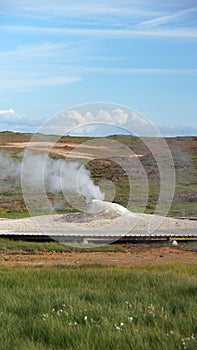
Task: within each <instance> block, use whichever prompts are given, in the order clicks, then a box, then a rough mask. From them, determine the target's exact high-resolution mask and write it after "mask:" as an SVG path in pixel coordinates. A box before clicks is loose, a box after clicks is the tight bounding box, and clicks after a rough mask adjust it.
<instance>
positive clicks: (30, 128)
mask: <svg viewBox="0 0 197 350" xmlns="http://www.w3.org/2000/svg"><path fill="white" fill-rule="evenodd" d="M42 122H43V118H42V117H24V116H21V115H20V114H18V113H17V112H15V110H14V109H12V108H10V109H1V110H0V131H4V130H10V131H21V132H35V131H36V129H37V128H38V127H39V125H41V123H42Z"/></svg>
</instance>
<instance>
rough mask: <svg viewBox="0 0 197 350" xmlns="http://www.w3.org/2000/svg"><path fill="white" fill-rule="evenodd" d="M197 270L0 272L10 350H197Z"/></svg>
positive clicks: (1, 325) (1, 330)
mask: <svg viewBox="0 0 197 350" xmlns="http://www.w3.org/2000/svg"><path fill="white" fill-rule="evenodd" d="M196 276H197V266H196V265H189V264H188V265H187V264H181V265H179V264H174V265H168V266H162V267H156V266H149V267H143V268H142V267H132V268H117V267H116V268H111V267H108V268H107V267H99V266H89V267H86V266H82V267H80V268H79V267H77V268H75V267H66V268H60V267H59V268H34V269H33V268H12V269H10V268H1V269H0V289H1V294H0V305H1V307H0V348H1V349H4V350H11V349H16V350H23V349H24V350H26V349H28V350H34V349H40V350H44V349H47V350H52V349H56V350H58V349H68V350H70V349H73V350H74V349H75V350H82V349H84V350H89V349H91V350H94V349H97V350H101V349H102V350H103V349H105V350H109V349H111V350H120V349H124V350H127V349H135V350H136V349H143V350H158V349H162V350H165V349H166V350H168V349H170V350H179V349H180V350H181V349H190V350H194V349H196V348H197V340H196V332H197V327H196V318H197V312H196V310H197V305H196V298H195V296H196Z"/></svg>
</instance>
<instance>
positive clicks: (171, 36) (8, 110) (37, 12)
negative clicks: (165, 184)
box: [0, 0, 197, 135]
mask: <svg viewBox="0 0 197 350" xmlns="http://www.w3.org/2000/svg"><path fill="white" fill-rule="evenodd" d="M0 17H1V21H0V38H1V39H0V41H1V46H0V81H1V83H0V130H8V129H9V130H15V131H36V129H37V127H39V126H40V124H41V123H43V122H44V121H45V120H47V119H48V118H49V117H51V116H53V115H55V114H57V113H59V112H60V111H63V110H66V109H67V108H71V107H72V108H73V106H75V105H79V104H83V103H93V102H100V101H104V102H109V103H115V104H118V105H125V106H128V107H130V108H133V109H134V110H137V111H139V112H140V113H141V114H142V115H143V116H145V117H146V118H148V119H150V120H151V121H152V122H153V123H154V124H156V125H157V126H159V127H160V128H161V131H162V132H164V134H165V135H179V134H180V135H181V134H183V135H184V134H185V135H190V134H191V135H197V117H196V109H197V108H196V107H197V0H196V1H193V0H182V1H181V0H171V1H168V0H167V1H156V0H150V1H148V0H147V1H146V0H130V1H128V0H113V1H112V0H105V1H103V0H100V1H85V0H80V1H79V0H78V1H76V0H73V1H67V0H64V1H61V0H56V1H52V0H34V1H24V0H1V7H0Z"/></svg>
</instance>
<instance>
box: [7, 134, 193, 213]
mask: <svg viewBox="0 0 197 350" xmlns="http://www.w3.org/2000/svg"><path fill="white" fill-rule="evenodd" d="M30 137H31V134H20V133H10V132H4V133H0V147H1V145H4V146H5V144H6V143H7V142H24V141H28V140H29V139H30ZM110 138H111V139H115V140H116V141H118V142H120V143H124V144H125V145H126V146H128V147H130V148H131V149H132V150H133V152H134V153H137V154H143V157H142V158H140V161H141V163H142V165H143V167H144V169H145V171H146V174H147V176H148V182H149V196H148V203H147V205H146V210H145V211H146V212H147V213H153V212H154V209H155V206H156V203H157V200H158V194H159V173H158V168H157V166H156V163H155V160H154V158H153V157H152V156H151V154H150V152H149V150H148V149H147V147H146V146H145V145H144V144H143V142H142V141H141V140H140V139H139V138H137V137H131V136H113V137H110ZM87 140H88V138H84V137H83V138H80V137H69V136H64V137H62V138H61V140H60V141H61V142H62V143H64V142H75V143H80V142H85V141H87ZM166 142H167V143H168V145H169V147H170V149H171V152H172V155H173V159H174V163H175V168H176V176H177V183H176V193H175V197H174V201H173V204H172V207H171V210H170V213H169V215H171V216H184V215H186V216H195V215H196V202H197V177H196V169H197V137H179V138H169V139H166ZM12 152H13V157H14V156H15V153H16V152H18V150H15V149H12ZM87 167H88V168H89V170H90V171H91V175H92V178H93V179H94V182H95V183H96V184H99V182H100V181H101V180H102V179H108V180H110V181H112V182H113V184H114V186H115V190H116V195H115V198H114V201H115V202H117V203H120V204H122V205H127V203H128V200H129V195H130V193H129V192H130V190H131V195H132V200H131V204H130V206H129V208H130V209H131V210H133V211H141V210H143V204H144V203H146V189H145V185H144V184H143V183H141V184H139V183H138V179H139V177H138V176H136V175H135V174H134V178H133V181H132V182H131V185H130V184H129V180H128V177H127V174H126V173H125V172H124V171H123V169H122V168H121V167H120V166H119V165H118V164H116V163H115V162H113V161H112V160H94V161H91V162H89V163H87ZM4 186H5V184H2V183H1V193H0V217H8V218H17V217H25V216H28V212H27V210H26V207H25V203H24V201H23V197H22V195H21V189H20V187H16V186H15V187H14V188H10V189H9V190H7V189H5V188H4ZM130 186H131V188H130ZM49 198H50V200H51V202H52V203H53V202H57V199H58V201H60V202H61V201H62V199H63V201H64V198H63V197H62V198H61V195H59V197H58V198H56V197H54V196H53V195H52V194H49ZM34 200H36V199H34ZM62 209H63V210H64V211H66V212H69V211H72V210H73V208H72V207H71V206H70V205H69V204H68V203H66V202H65V203H64V204H63V206H62V208H61V210H62Z"/></svg>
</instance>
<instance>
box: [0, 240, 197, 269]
mask: <svg viewBox="0 0 197 350" xmlns="http://www.w3.org/2000/svg"><path fill="white" fill-rule="evenodd" d="M123 247H124V248H125V252H88V251H87V252H38V251H34V252H21V253H20V254H19V253H14V252H12V253H10V252H4V253H2V254H0V265H1V266H13V267H14V266H35V267H36V266H69V265H73V266H79V265H83V264H99V265H108V266H143V265H150V264H156V265H157V264H158V265H162V264H167V263H173V262H178V263H182V262H184V263H193V264H196V263H197V249H195V247H193V250H192V251H190V250H189V249H188V248H186V247H185V246H184V245H181V244H180V245H178V246H162V245H159V244H153V243H150V244H123Z"/></svg>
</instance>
